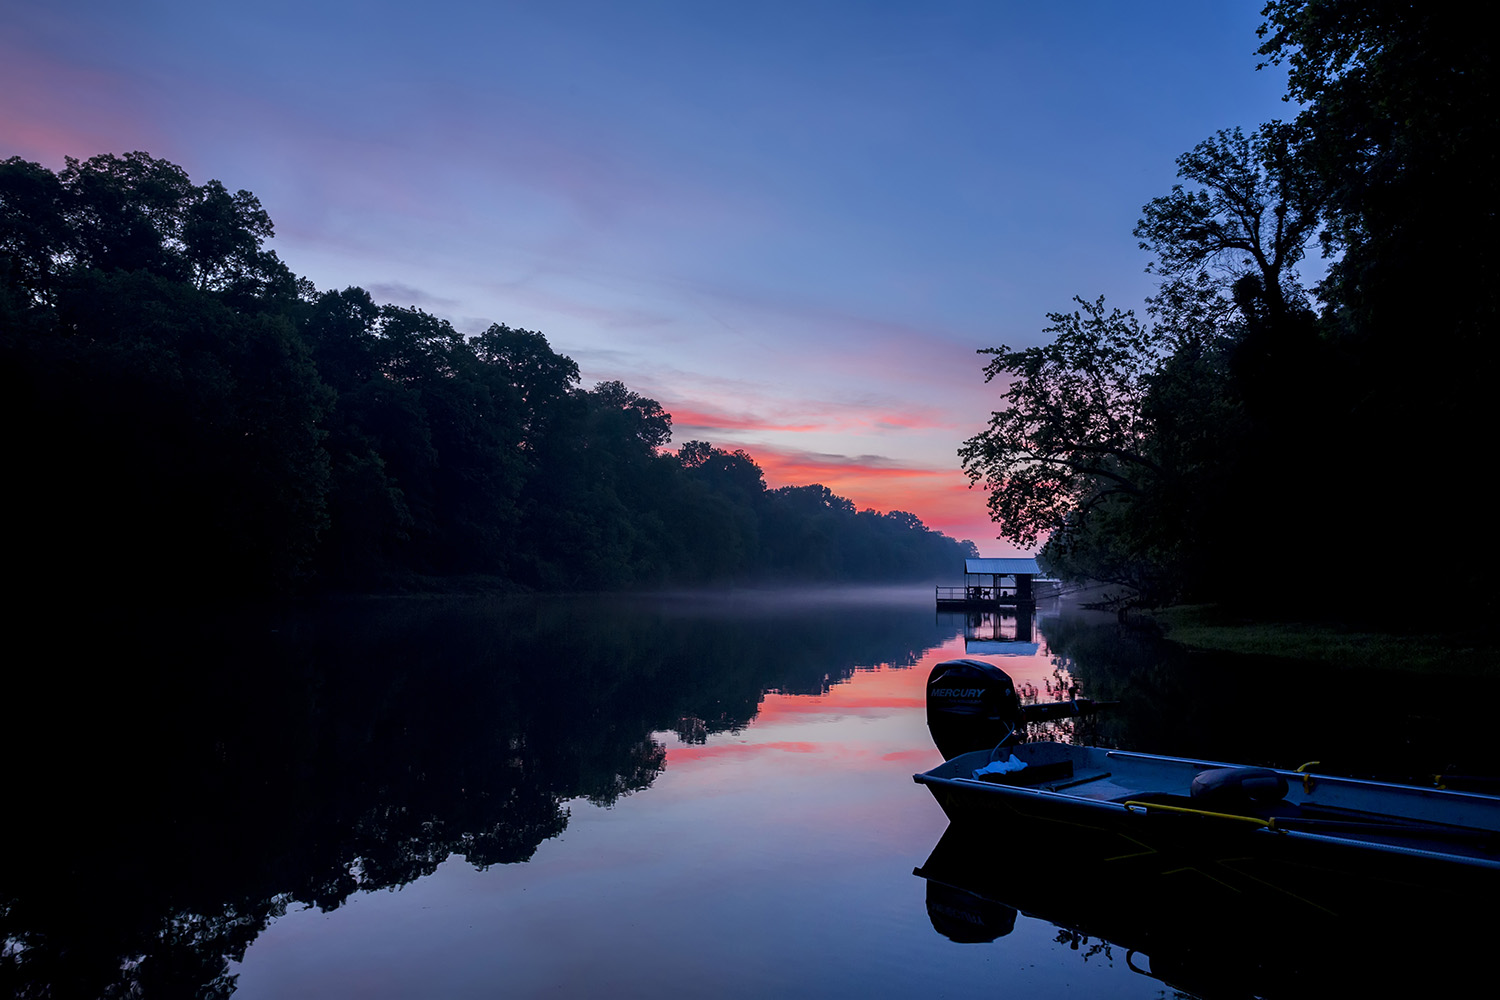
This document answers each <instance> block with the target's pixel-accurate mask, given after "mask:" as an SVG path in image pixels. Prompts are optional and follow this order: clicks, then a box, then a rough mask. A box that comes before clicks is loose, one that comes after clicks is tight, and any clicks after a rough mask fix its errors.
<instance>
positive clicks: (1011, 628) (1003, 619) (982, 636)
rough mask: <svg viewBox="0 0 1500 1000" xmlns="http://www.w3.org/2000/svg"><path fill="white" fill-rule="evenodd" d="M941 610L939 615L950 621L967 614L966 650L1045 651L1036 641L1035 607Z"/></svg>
mask: <svg viewBox="0 0 1500 1000" xmlns="http://www.w3.org/2000/svg"><path fill="white" fill-rule="evenodd" d="M938 611H939V617H940V618H942V619H944V620H948V621H951V620H952V618H954V617H958V616H960V615H961V616H962V617H963V623H964V652H966V653H980V654H988V655H991V656H1035V655H1036V654H1037V653H1038V652H1039V651H1040V650H1041V646H1040V644H1039V643H1038V642H1037V641H1036V615H1035V613H1034V609H1032V608H1005V609H1003V610H1001V609H996V610H991V611H975V610H972V609H965V610H962V611H959V610H955V609H950V608H939V609H938Z"/></svg>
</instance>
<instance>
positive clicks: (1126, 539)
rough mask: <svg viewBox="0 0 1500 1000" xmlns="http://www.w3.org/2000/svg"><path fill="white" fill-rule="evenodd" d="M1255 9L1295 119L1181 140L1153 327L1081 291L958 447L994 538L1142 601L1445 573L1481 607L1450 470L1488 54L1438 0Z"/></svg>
mask: <svg viewBox="0 0 1500 1000" xmlns="http://www.w3.org/2000/svg"><path fill="white" fill-rule="evenodd" d="M1264 14H1265V17H1266V22H1265V24H1264V25H1263V26H1262V28H1261V37H1262V39H1263V44H1262V46H1261V48H1260V50H1259V51H1260V53H1261V55H1263V56H1264V57H1266V58H1267V59H1268V60H1269V61H1270V62H1272V63H1277V64H1283V63H1284V64H1286V65H1287V66H1288V67H1289V69H1290V77H1289V93H1288V99H1289V100H1290V101H1295V102H1297V103H1298V104H1299V105H1300V106H1301V111H1300V112H1299V114H1298V115H1297V117H1296V119H1295V120H1294V121H1292V122H1290V123H1284V122H1272V123H1269V124H1267V125H1264V126H1262V127H1261V128H1259V129H1257V130H1255V131H1254V132H1253V133H1252V134H1250V135H1245V134H1243V133H1242V132H1241V131H1240V130H1238V129H1233V130H1226V131H1223V132H1220V133H1218V134H1217V135H1216V136H1214V137H1212V138H1210V139H1208V140H1206V141H1205V142H1203V143H1200V144H1199V145H1198V146H1197V147H1195V148H1194V149H1193V150H1192V151H1190V152H1188V153H1186V154H1184V155H1183V156H1182V157H1180V158H1179V159H1178V161H1177V166H1178V177H1179V178H1180V180H1181V181H1182V183H1180V184H1178V185H1177V186H1176V187H1174V188H1173V189H1172V191H1171V192H1170V193H1169V194H1167V195H1165V196H1163V197H1160V198H1157V199H1155V200H1153V201H1152V202H1150V203H1149V204H1147V205H1146V206H1145V208H1144V212H1143V216H1142V218H1141V221H1140V223H1139V224H1138V225H1137V227H1136V230H1135V235H1136V236H1137V238H1138V239H1139V240H1140V246H1141V248H1142V249H1143V250H1146V251H1148V252H1149V253H1150V254H1151V255H1152V257H1153V260H1152V264H1151V266H1150V267H1149V268H1148V270H1150V271H1152V272H1154V273H1156V274H1159V275H1160V276H1161V279H1162V281H1161V285H1160V287H1159V290H1158V292H1157V294H1156V295H1155V296H1154V297H1153V298H1151V299H1149V300H1148V301H1147V312H1148V314H1149V318H1150V323H1149V324H1143V323H1141V322H1139V321H1138V320H1137V319H1136V318H1135V317H1134V316H1133V315H1131V314H1129V313H1121V312H1119V311H1118V310H1115V311H1108V310H1106V308H1105V306H1104V303H1103V301H1102V300H1099V301H1098V302H1094V303H1088V302H1083V301H1082V300H1080V306H1081V311H1078V312H1074V313H1071V314H1068V313H1063V314H1056V315H1053V316H1051V317H1050V318H1051V320H1052V324H1053V325H1052V326H1051V327H1050V328H1049V329H1048V331H1047V332H1048V333H1051V334H1054V335H1055V338H1056V339H1055V340H1053V341H1052V343H1050V344H1048V345H1046V346H1044V347H1037V348H1031V349H1029V350H1019V351H1018V350H1010V349H1009V348H1005V347H1001V348H999V349H998V350H993V351H990V352H988V353H991V354H994V355H995V357H994V359H993V360H992V361H991V362H990V363H989V365H988V367H987V368H986V370H985V374H986V378H987V379H992V380H994V379H998V380H1000V381H1001V382H1002V383H1003V384H1005V385H1006V395H1005V405H1004V407H1003V408H1002V409H1000V410H999V411H997V412H996V413H994V414H993V415H992V418H991V421H990V424H989V426H988V428H987V429H986V430H985V431H983V432H982V433H980V434H978V435H976V436H975V437H974V438H972V439H970V440H969V441H968V442H967V443H966V444H965V446H964V448H963V450H962V451H961V452H960V456H961V458H962V460H963V464H964V467H965V469H966V471H967V472H968V474H969V476H970V477H971V480H973V481H975V482H982V483H983V484H984V486H985V487H986V488H988V489H989V490H990V491H991V496H990V509H991V512H992V514H993V516H994V517H995V519H996V520H997V521H998V522H999V524H1000V528H1001V532H1002V534H1003V535H1004V536H1005V537H1008V538H1011V539H1013V540H1015V541H1017V542H1019V543H1022V544H1032V543H1034V542H1035V541H1036V540H1037V539H1039V538H1041V537H1046V539H1047V541H1046V545H1045V546H1044V548H1043V550H1042V553H1041V557H1042V559H1043V561H1044V563H1046V564H1048V565H1050V567H1051V568H1053V569H1054V570H1055V571H1057V572H1059V573H1062V574H1064V575H1068V576H1073V577H1091V578H1094V579H1098V580H1105V581H1110V582H1114V583H1118V584H1123V585H1126V586H1128V587H1129V588H1130V589H1131V591H1132V592H1133V593H1135V594H1136V595H1137V597H1138V599H1141V600H1144V601H1146V602H1149V603H1164V602H1168V601H1172V600H1178V599H1183V598H1190V599H1219V600H1229V601H1235V602H1240V603H1260V602H1269V601H1275V602H1278V603H1286V602H1292V603H1296V602H1299V601H1316V602H1317V603H1318V604H1319V605H1320V606H1324V607H1327V606H1328V605H1329V602H1330V601H1337V600H1339V599H1341V598H1342V599H1344V600H1347V601H1348V602H1349V606H1348V607H1347V608H1344V609H1340V610H1353V609H1355V608H1363V609H1367V610H1371V611H1372V612H1373V613H1376V614H1388V612H1389V602H1390V601H1392V600H1396V601H1410V600H1414V599H1417V598H1418V597H1422V596H1426V588H1428V587H1429V586H1430V582H1429V581H1433V580H1436V579H1441V581H1442V583H1443V584H1444V585H1445V586H1444V592H1445V594H1448V595H1451V596H1452V597H1454V598H1457V599H1459V600H1461V601H1466V602H1472V604H1473V605H1474V606H1476V607H1484V606H1487V605H1488V604H1489V603H1490V602H1491V600H1492V598H1493V595H1494V589H1495V588H1494V583H1493V574H1492V573H1491V571H1490V563H1491V559H1492V557H1493V556H1494V555H1495V544H1494V543H1495V534H1496V533H1495V531H1494V528H1493V526H1492V524H1491V520H1490V519H1489V518H1488V517H1487V516H1486V515H1484V514H1483V513H1482V512H1476V511H1474V510H1473V509H1472V504H1471V502H1469V501H1468V500H1467V498H1466V494H1467V491H1466V490H1465V489H1464V488H1463V487H1462V486H1460V485H1459V483H1461V482H1463V481H1464V480H1465V479H1467V478H1468V477H1470V476H1472V475H1474V472H1475V471H1476V470H1477V467H1475V466H1474V465H1473V462H1474V460H1475V459H1476V457H1477V456H1478V455H1481V454H1483V453H1484V452H1485V451H1486V450H1487V449H1486V447H1485V445H1486V443H1487V441H1488V438H1489V436H1490V435H1489V431H1490V429H1491V427H1492V426H1493V424H1494V417H1493V415H1492V412H1491V409H1490V406H1489V403H1488V400H1487V398H1486V397H1487V391H1486V390H1487V385H1486V383H1487V381H1488V379H1489V378H1490V376H1491V373H1492V372H1493V370H1494V368H1493V364H1492V350H1493V348H1492V340H1493V337H1494V327H1495V319H1496V304H1497V298H1496V297H1497V294H1500V293H1497V288H1500V281H1497V274H1496V258H1495V247H1496V246H1497V241H1496V239H1495V236H1496V233H1495V229H1496V205H1497V197H1496V195H1497V190H1496V186H1497V183H1500V169H1497V164H1496V162H1495V161H1496V150H1497V149H1500V135H1497V134H1496V133H1497V131H1500V129H1497V122H1496V119H1495V116H1494V106H1495V93H1494V80H1493V75H1494V71H1493V54H1492V49H1493V47H1492V46H1490V45H1489V44H1488V42H1487V41H1486V40H1485V39H1484V38H1483V37H1482V33H1479V32H1475V31H1474V30H1473V24H1472V22H1471V20H1470V19H1469V18H1467V17H1465V16H1463V15H1462V14H1460V13H1459V12H1458V10H1457V9H1456V8H1448V7H1444V6H1441V5H1438V6H1432V5H1418V4H1411V3H1400V2H1374V3H1372V2H1368V0H1280V2H1273V3H1270V4H1268V5H1267V6H1266V8H1265V12H1264ZM1319 247H1321V250H1322V252H1323V253H1324V255H1325V257H1326V258H1327V259H1328V263H1329V267H1328V274H1327V277H1326V279H1325V280H1324V281H1322V282H1321V283H1319V284H1318V286H1317V287H1316V288H1314V289H1311V290H1307V289H1304V288H1303V287H1302V286H1301V285H1300V284H1299V283H1298V280H1297V266H1298V264H1299V262H1300V261H1302V260H1303V257H1304V254H1305V253H1306V252H1307V251H1308V250H1310V249H1316V248H1319ZM1457 544H1461V545H1463V546H1464V547H1465V549H1467V550H1468V551H1469V553H1470V557H1469V558H1466V559H1464V560H1442V561H1439V560H1437V559H1436V558H1434V556H1435V554H1437V553H1439V552H1447V551H1451V550H1452V548H1453V547H1454V546H1455V545H1457ZM1418 568H1420V570H1419V569H1418ZM1418 571H1422V577H1418V576H1417V572H1418ZM1434 571H1437V572H1434ZM1309 575H1313V576H1315V577H1316V578H1317V580H1318V581H1319V583H1320V584H1321V585H1322V586H1320V587H1317V588H1314V587H1312V586H1310V585H1308V584H1306V583H1299V582H1298V581H1299V580H1305V579H1306V578H1307V577H1308V576H1309Z"/></svg>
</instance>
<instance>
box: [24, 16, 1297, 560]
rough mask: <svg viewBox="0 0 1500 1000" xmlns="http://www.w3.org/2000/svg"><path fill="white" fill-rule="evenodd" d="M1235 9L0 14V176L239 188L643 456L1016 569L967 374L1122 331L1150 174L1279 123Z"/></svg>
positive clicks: (292, 257)
mask: <svg viewBox="0 0 1500 1000" xmlns="http://www.w3.org/2000/svg"><path fill="white" fill-rule="evenodd" d="M1262 5H1263V4H1262V0H1214V2H1204V0H1135V2H1131V3H1125V2H1106V0H1090V2H1084V0H1080V2H1059V3H1050V4H1039V3H1035V2H1025V3H1022V2H1011V0H975V2H970V0H963V2H940V0H926V2H921V3H917V2H908V3H891V2H882V0H838V2H835V0H829V2H822V0H796V2H781V0H760V2H755V3H747V2H742V3H735V4H730V3H724V2H710V0H698V2H652V0H631V2H628V3H627V2H613V3H610V2H593V0H546V2H503V0H494V2H483V3H481V2H468V3H464V2H454V0H428V2H426V3H423V4H410V3H392V2H388V0H362V2H359V3H353V2H343V0H300V2H296V3H290V2H282V0H258V2H256V3H242V2H228V0H226V2H209V0H196V2H185V0H103V2H100V0H73V2H70V3H68V4H58V3H56V2H55V0H46V2H35V0H5V2H4V3H3V4H0V94H3V95H4V96H3V98H0V158H7V157H10V156H20V157H21V158H23V159H26V160H31V161H35V162H38V163H41V164H43V165H45V166H47V167H49V168H51V169H54V170H56V169H60V168H61V167H62V166H63V158H64V157H65V156H74V157H78V158H81V159H82V158H87V157H89V156H93V155H96V154H99V153H106V152H109V153H124V152H128V151H131V150H144V151H146V152H148V153H150V154H151V155H153V156H157V157H161V158H164V159H167V160H171V161H172V162H174V163H177V164H179V165H181V166H182V167H183V168H184V169H186V170H187V171H188V173H189V175H190V176H191V177H192V178H193V180H194V182H196V183H200V184H201V183H204V182H206V181H208V180H209V179H218V180H220V181H222V182H223V183H224V184H225V185H226V186H227V187H228V188H230V189H231V190H237V189H247V190H249V191H251V192H253V193H254V194H255V195H257V196H258V197H259V198H260V200H261V203H262V205H263V206H264V207H265V209H266V210H267V212H269V213H270V216H271V218H272V219H273V220H274V222H275V224H276V237H275V239H274V240H273V241H272V242H271V244H270V246H271V248H272V249H274V250H276V252H277V253H278V254H279V255H280V256H281V258H282V259H283V260H284V261H285V262H286V263H287V264H288V265H289V266H290V267H291V268H292V270H293V271H295V272H296V273H298V274H299V275H303V276H305V277H307V278H309V279H310V280H311V281H313V283H314V284H316V285H317V286H318V287H319V288H343V287H346V286H349V285H359V286H361V287H363V288H365V289H367V290H368V291H369V292H370V293H371V294H372V295H373V296H374V297H375V299H376V301H379V302H391V303H394V304H396V305H402V306H416V307H419V308H422V309H424V310H426V311H428V312H431V313H433V314H435V315H438V316H441V317H443V318H445V319H448V320H450V321H451V322H452V323H453V324H454V326H455V327H457V328H458V329H459V330H460V331H462V332H464V333H467V334H477V333H479V332H480V331H482V330H483V329H485V328H486V327H487V326H489V325H490V324H491V323H505V324H508V325H510V326H512V327H521V328H524V329H529V330H538V331H540V332H542V333H543V334H545V335H546V337H547V339H548V341H549V342H550V343H551V345H552V347H553V348H554V349H555V350H557V351H559V352H561V353H563V354H566V355H568V356H570V357H572V358H573V359H574V360H575V361H577V362H578V365H579V367H580V369H581V371H582V375H583V382H584V384H585V385H592V384H594V383H596V382H600V381H605V380H610V379H618V380H621V381H623V382H625V383H626V384H627V385H628V386H630V388H631V389H633V390H634V391H636V392H638V393H641V394H642V395H645V396H649V397H651V398H654V399H656V400H658V401H659V402H661V404H662V405H663V406H664V407H665V408H666V409H667V410H668V411H669V412H670V413H671V414H672V415H673V446H677V445H681V444H682V443H684V442H686V441H690V440H700V441H709V442H711V443H712V444H714V445H716V446H718V447H721V448H727V449H731V450H733V449H737V448H743V449H744V450H746V451H748V452H749V453H750V454H751V455H752V456H753V457H754V458H755V459H756V461H757V462H758V463H759V464H760V466H761V468H762V469H764V470H765V473H766V480H767V482H768V484H769V485H770V486H772V487H777V486H784V485H805V484H808V483H814V482H816V483H822V484H824V485H826V486H828V487H830V488H831V489H832V490H833V491H834V492H835V493H838V494H840V495H842V496H845V497H848V498H849V499H851V500H853V501H854V503H855V504H856V506H858V507H860V508H865V507H874V508H876V509H878V510H882V511H886V510H906V511H910V512H912V513H914V514H916V515H917V516H918V517H920V518H922V520H923V521H924V522H926V523H927V524H928V525H929V526H930V527H934V528H938V529H940V530H942V531H945V532H947V533H948V534H950V535H953V536H955V537H960V538H971V539H973V540H974V541H975V542H976V543H977V544H978V545H979V548H980V551H981V553H982V554H983V555H987V556H1007V555H1017V554H1030V553H1029V552H1026V551H1024V550H1018V549H1016V548H1015V547H1013V546H1012V545H1011V544H1010V543H1008V542H1006V541H1004V540H1001V539H997V538H996V537H995V536H996V535H997V533H998V529H997V528H996V526H995V525H993V524H991V523H990V521H989V519H988V516H987V513H986V510H985V505H984V503H985V494H984V492H983V491H982V490H981V489H979V488H975V489H970V488H969V487H968V481H967V479H966V477H965V476H964V474H963V472H962V470H961V468H960V465H959V461H958V458H957V454H956V453H957V450H958V448H959V447H960V445H961V444H962V443H963V441H964V440H965V439H967V438H969V437H971V436H973V435H974V434H976V433H978V432H979V431H981V430H982V429H983V428H984V426H985V423H986V421H987V419H988V417H989V413H990V412H991V411H992V410H993V409H995V408H996V407H998V406H999V405H1000V399H1001V395H1002V393H1003V387H1002V386H999V385H986V384H985V382H984V377H983V366H984V361H985V360H986V359H985V358H984V357H982V356H979V355H977V354H976V353H975V352H976V351H978V350H980V349H982V348H986V347H996V346H999V345H1001V344H1005V345H1008V346H1010V347H1025V346H1031V345H1034V344H1037V343H1041V342H1043V341H1044V340H1045V338H1044V336H1043V334H1042V330H1043V328H1044V327H1046V326H1047V325H1048V324H1047V320H1046V314H1047V313H1049V312H1057V311H1063V310H1067V309H1069V308H1070V307H1071V306H1072V299H1073V297H1074V296H1083V297H1086V298H1088V299H1093V298H1096V297H1097V296H1099V295H1101V294H1102V295H1104V296H1105V297H1106V300H1107V302H1108V303H1109V304H1110V305H1111V306H1120V307H1122V308H1134V309H1136V310H1138V311H1140V310H1142V300H1143V299H1144V298H1145V296H1147V295H1149V294H1151V291H1152V288H1153V284H1152V280H1151V277H1150V276H1149V275H1147V274H1146V273H1144V268H1145V266H1146V264H1147V263H1148V258H1147V256H1146V255H1145V254H1144V252H1142V251H1141V250H1140V249H1139V248H1138V247H1137V245H1136V240H1135V239H1134V238H1133V237H1132V236H1131V235H1130V232H1131V229H1132V228H1133V227H1134V225H1135V222H1136V220H1137V219H1138V218H1139V216H1140V210H1141V206H1142V205H1144V204H1145V203H1146V202H1147V201H1149V200H1150V199H1152V198H1154V197H1156V196H1158V195H1161V194H1165V193H1166V192H1167V191H1169V190H1170V189H1171V186H1172V184H1173V183H1174V181H1175V176H1174V175H1175V172H1176V168H1175V165H1174V161H1175V159H1176V158H1177V156H1178V155H1180V154H1181V153H1183V152H1185V151H1187V150H1188V149H1190V148H1192V147H1193V145H1195V144H1196V143H1198V142H1199V141H1201V140H1203V139H1205V138H1208V137H1209V136H1211V135H1212V134H1213V133H1214V132H1216V131H1218V130H1219V129H1223V128H1231V127H1235V126H1240V127H1243V128H1246V129H1249V128H1253V127H1254V126H1255V125H1257V124H1259V123H1261V122H1264V121H1268V120H1271V119H1274V118H1283V119H1285V118H1290V117H1291V116H1292V115H1293V114H1294V109H1293V108H1291V107H1290V106H1289V105H1287V104H1285V103H1283V102H1282V100H1281V96H1282V94H1283V93H1284V84H1285V76H1284V74H1283V73H1282V72H1280V71H1278V70H1276V69H1274V68H1273V69H1266V70H1261V71H1259V72H1257V71H1256V68H1255V67H1256V64H1257V57H1256V55H1255V48H1256V44H1257V39H1256V36H1255V28H1256V27H1257V26H1258V25H1259V23H1260V16H1259V11H1260V8H1261V7H1262Z"/></svg>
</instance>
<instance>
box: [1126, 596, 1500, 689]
mask: <svg viewBox="0 0 1500 1000" xmlns="http://www.w3.org/2000/svg"><path fill="white" fill-rule="evenodd" d="M1147 617H1149V618H1151V619H1152V620H1153V621H1155V622H1156V623H1157V624H1158V625H1160V626H1161V628H1162V630H1163V632H1164V633H1165V634H1166V637H1167V638H1168V639H1170V640H1172V641H1173V642H1177V643H1180V644H1182V645H1184V646H1187V647H1189V648H1191V649H1205V650H1221V651H1224V652H1230V653H1250V654H1255V655H1261V656H1278V657H1286V658H1289V659H1297V660H1316V661H1319V662H1323V663H1329V664H1332V665H1334V666H1337V667H1341V668H1347V669H1351V670H1372V669H1373V670H1405V671H1411V672H1416V673H1443V674H1450V675H1451V674H1460V675H1470V676H1479V675H1483V676H1497V675H1500V642H1497V637H1496V635H1495V634H1494V632H1493V630H1489V629H1484V630H1481V629H1475V630H1473V631H1470V632H1464V633H1449V632H1432V631H1425V632H1424V631H1415V630H1405V631H1400V632H1397V631H1375V630H1371V629H1370V628H1369V626H1346V625H1340V624H1336V623H1323V622H1297V621H1282V622H1277V621H1266V620H1265V619H1263V618H1255V619H1252V618H1248V617H1244V616H1240V615H1235V614H1233V613H1231V612H1228V611H1225V610H1224V609H1222V608H1219V607H1216V606H1212V605H1186V606H1179V607H1173V608H1165V609H1162V610H1160V611H1157V612H1154V613H1151V614H1149V615H1147Z"/></svg>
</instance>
